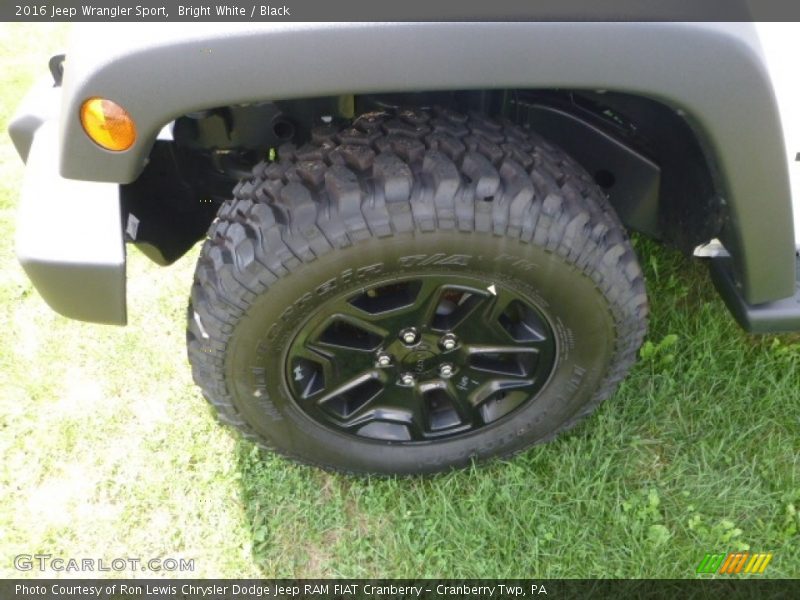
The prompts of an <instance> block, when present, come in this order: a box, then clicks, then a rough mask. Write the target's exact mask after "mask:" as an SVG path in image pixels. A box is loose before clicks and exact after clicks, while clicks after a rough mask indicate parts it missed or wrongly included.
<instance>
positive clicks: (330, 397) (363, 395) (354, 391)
mask: <svg viewBox="0 0 800 600" xmlns="http://www.w3.org/2000/svg"><path fill="white" fill-rule="evenodd" d="M383 385H384V383H383V381H382V380H381V377H380V374H379V373H377V372H369V371H367V372H365V373H362V374H361V375H359V376H357V377H354V378H352V379H349V380H348V381H345V382H344V383H341V384H339V385H337V386H336V387H334V388H333V389H331V388H328V389H327V390H326V391H325V393H324V394H323V395H322V396H321V397H319V398H318V399H316V400H315V403H316V405H317V406H319V407H320V408H322V409H324V410H327V411H328V412H329V413H331V414H333V415H335V416H336V417H337V418H340V419H350V418H352V416H353V415H355V414H357V413H358V412H359V411H361V410H362V409H363V408H364V407H365V406H367V405H368V404H370V403H371V402H372V401H373V400H374V399H375V397H376V396H378V395H379V394H380V392H381V390H382V389H383Z"/></svg>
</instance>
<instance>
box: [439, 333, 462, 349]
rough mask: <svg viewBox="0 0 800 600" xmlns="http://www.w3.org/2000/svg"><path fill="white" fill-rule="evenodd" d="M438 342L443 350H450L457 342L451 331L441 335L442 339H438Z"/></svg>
mask: <svg viewBox="0 0 800 600" xmlns="http://www.w3.org/2000/svg"><path fill="white" fill-rule="evenodd" d="M439 343H440V344H441V345H442V348H443V349H444V350H452V349H453V348H455V347H456V344H458V338H456V336H454V335H453V334H452V333H448V334H445V335H443V336H442V339H441V340H439Z"/></svg>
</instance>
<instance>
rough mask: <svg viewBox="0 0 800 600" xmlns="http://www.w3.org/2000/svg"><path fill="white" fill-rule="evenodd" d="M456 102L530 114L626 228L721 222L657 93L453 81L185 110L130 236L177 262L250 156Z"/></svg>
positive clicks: (153, 163)
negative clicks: (384, 116) (332, 129)
mask: <svg viewBox="0 0 800 600" xmlns="http://www.w3.org/2000/svg"><path fill="white" fill-rule="evenodd" d="M431 105H444V106H452V107H454V108H456V109H457V110H462V111H464V110H476V111H480V112H484V113H488V114H490V115H502V116H505V117H508V118H510V119H512V120H514V121H516V122H518V123H520V124H529V125H530V126H531V127H533V128H534V129H536V130H537V131H539V132H540V133H542V135H544V136H545V137H547V138H548V139H550V140H551V141H552V142H554V143H555V144H557V145H559V146H561V147H562V148H563V149H564V150H565V151H566V152H567V153H569V154H571V155H572V156H573V157H574V158H575V159H576V160H577V161H578V162H579V163H581V165H582V166H583V167H584V168H585V169H586V170H587V171H588V172H589V173H590V174H591V175H592V176H593V177H594V179H595V182H596V183H597V184H598V185H599V186H600V187H601V188H602V189H603V191H604V192H605V193H606V194H607V196H608V197H609V200H610V202H611V204H612V205H613V206H614V207H615V209H616V211H617V212H618V214H619V215H620V218H621V219H622V221H623V222H624V223H625V224H626V226H628V227H629V228H631V229H635V230H638V231H641V232H643V233H644V234H646V235H648V236H651V237H654V238H656V239H660V240H663V241H665V242H668V243H671V244H673V245H675V246H678V247H680V248H682V249H684V250H687V251H688V250H691V249H692V248H693V247H695V246H696V245H697V244H699V243H702V242H705V241H707V240H709V239H711V238H713V237H716V236H717V234H718V233H719V230H720V228H721V225H722V207H723V205H724V202H723V201H722V200H721V194H720V192H719V190H720V189H721V185H720V183H719V182H718V181H717V175H716V173H717V170H716V168H715V166H714V161H713V156H712V155H711V153H710V152H709V151H708V149H707V148H706V147H705V146H704V144H703V142H702V136H701V135H700V134H699V133H698V131H696V129H695V128H694V127H693V124H692V121H691V116H690V115H686V114H684V113H683V112H682V111H681V110H680V109H679V108H678V107H671V106H667V105H666V104H663V103H662V102H659V101H656V100H654V99H651V98H648V97H645V96H639V95H632V94H623V93H616V92H611V91H605V92H604V91H587V90H479V91H476V90H466V91H465V90H457V91H444V92H442V91H430V92H416V93H403V94H363V95H358V96H347V95H345V96H337V97H326V98H311V99H300V100H286V101H274V102H264V103H258V104H250V105H246V106H224V107H217V108H212V109H209V110H205V111H200V112H194V113H189V114H187V115H184V116H183V117H181V118H179V119H177V120H176V121H175V122H174V123H173V124H172V125H171V132H172V136H171V137H172V139H160V140H158V141H157V142H156V143H155V145H154V147H153V149H152V150H151V152H150V155H149V160H148V163H147V165H146V167H145V169H144V171H143V172H142V173H141V175H140V176H139V178H138V179H137V180H136V181H134V182H133V183H131V184H127V185H123V186H122V193H121V196H122V206H123V215H124V218H125V219H126V220H127V219H128V218H130V217H129V215H132V216H133V217H134V218H135V219H136V220H137V221H138V231H137V235H136V239H135V240H132V239H131V240H129V241H132V242H134V243H135V244H137V245H138V246H139V247H140V248H141V249H142V250H143V251H144V253H145V254H147V255H148V256H149V257H150V258H152V259H153V260H155V261H156V262H158V263H159V264H170V263H172V262H173V261H175V260H177V259H178V258H179V257H180V256H182V255H183V254H184V253H185V252H186V251H187V250H188V249H189V248H191V246H192V245H193V244H194V243H195V242H196V241H198V240H199V239H202V237H203V235H204V234H205V231H206V230H207V228H208V226H209V224H210V223H211V221H212V220H213V219H214V215H215V214H216V210H217V208H218V206H219V205H220V204H221V203H222V202H223V201H224V200H226V199H227V198H228V197H229V196H230V193H231V190H232V188H233V186H234V185H235V184H236V182H237V181H238V180H239V179H241V178H242V177H245V176H246V175H247V174H248V173H249V169H250V167H251V166H252V165H254V164H255V163H257V162H258V161H259V160H261V159H263V158H265V157H267V156H269V155H270V153H274V152H275V149H276V148H278V147H279V146H280V145H281V144H284V143H295V144H298V145H301V144H303V143H304V142H305V141H307V140H308V139H310V136H311V128H312V126H313V125H315V124H322V123H323V122H324V121H326V120H330V119H342V118H351V117H353V116H354V115H356V114H361V113H364V112H368V111H371V110H380V109H388V108H395V107H402V106H431Z"/></svg>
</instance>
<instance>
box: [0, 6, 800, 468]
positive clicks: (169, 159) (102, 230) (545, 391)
mask: <svg viewBox="0 0 800 600" xmlns="http://www.w3.org/2000/svg"><path fill="white" fill-rule="evenodd" d="M146 27H147V28H149V29H148V31H147V35H145V34H144V33H143V31H144V29H145V27H144V26H142V25H141V24H136V25H123V24H119V25H103V26H102V28H95V29H93V30H92V32H91V34H90V35H82V34H80V33H78V34H77V35H75V36H74V40H75V41H74V42H73V44H72V45H71V47H70V48H69V51H68V52H67V54H66V59H64V57H63V56H57V57H54V58H53V59H52V60H51V70H52V79H53V80H54V83H53V81H52V80H51V81H48V82H45V83H43V84H41V85H40V86H39V87H37V88H35V89H34V90H32V92H31V94H30V95H29V96H28V98H27V99H26V100H25V102H24V103H23V105H22V107H21V108H20V110H19V112H18V114H17V116H16V118H15V119H14V121H13V122H12V124H11V126H10V133H11V137H12V138H13V141H14V143H15V145H16V147H17V149H18V150H19V153H20V155H21V156H22V158H23V159H24V160H25V161H26V162H27V172H26V180H25V184H24V189H23V193H22V201H21V209H20V219H19V230H18V242H17V247H18V255H19V259H20V261H21V262H22V265H23V266H24V268H25V270H26V271H27V273H28V275H29V276H30V278H31V280H32V281H33V282H34V284H35V285H36V287H37V289H38V290H39V291H40V293H41V294H42V296H43V297H44V298H45V299H46V300H47V302H48V303H49V304H50V305H51V306H52V307H53V308H54V309H55V310H57V311H59V312H60V313H62V314H64V315H66V316H68V317H73V318H76V319H83V320H87V321H97V322H104V323H117V324H124V323H125V319H126V309H125V306H126V298H125V243H131V244H135V245H136V246H138V247H139V248H140V249H141V250H142V251H143V252H144V253H145V254H146V255H147V256H148V257H150V258H151V259H152V260H154V261H156V262H157V263H159V264H162V265H168V264H170V263H172V262H173V261H175V260H176V259H178V258H179V257H180V256H181V255H183V254H184V253H185V252H186V251H187V250H188V249H189V248H191V247H192V246H193V245H194V244H195V243H196V242H197V241H199V240H204V241H203V245H202V250H201V253H200V258H199V261H198V264H197V269H196V273H195V278H194V283H193V286H192V288H191V300H190V304H189V308H188V319H187V321H188V332H187V341H188V352H189V360H190V362H191V364H192V369H193V374H194V379H195V381H196V382H197V384H198V385H199V386H200V387H201V388H202V390H203V393H204V395H205V396H206V398H207V399H208V400H209V401H210V402H211V403H212V404H213V405H214V406H215V407H216V409H217V411H218V414H219V416H220V418H221V419H222V420H223V421H224V422H226V423H229V424H231V425H234V426H235V427H237V428H239V429H240V430H241V431H242V432H244V434H245V435H247V436H248V437H250V438H252V439H253V440H256V441H258V442H259V443H261V444H263V445H265V446H267V447H270V448H274V449H275V450H277V451H279V452H282V453H284V454H286V455H288V456H291V457H294V458H296V459H298V460H302V461H305V462H309V463H313V464H316V465H320V466H323V467H328V468H335V469H340V470H344V471H348V472H358V473H423V472H433V471H438V470H442V469H446V468H451V467H458V466H463V465H466V464H469V462H470V461H471V460H472V459H478V460H481V459H486V458H489V457H493V456H507V455H511V454H513V453H515V452H517V451H519V450H521V449H524V448H525V447H527V446H529V445H530V444H533V443H537V442H543V441H547V440H549V439H552V438H553V437H554V436H556V435H557V434H559V433H560V432H562V431H564V430H566V429H568V428H570V427H571V426H573V425H574V424H575V423H576V422H578V421H579V420H580V419H581V418H582V417H584V416H585V415H587V414H589V413H590V412H591V411H592V410H593V409H594V408H595V407H596V406H597V405H598V404H599V403H600V402H601V401H603V400H604V399H605V398H607V397H608V396H609V395H610V394H612V393H613V391H614V389H615V387H616V386H617V384H618V383H619V382H620V380H621V379H622V378H623V377H624V376H625V373H626V371H627V370H628V369H629V368H630V366H631V365H632V364H633V362H634V360H635V358H636V355H637V350H638V348H639V346H640V344H641V343H642V340H643V337H644V335H645V329H646V323H647V312H648V305H647V296H646V292H645V284H644V281H643V277H642V271H641V269H640V268H639V265H638V263H637V258H636V255H635V254H634V252H633V250H632V248H631V244H630V242H629V238H628V230H629V229H632V230H637V231H639V232H642V233H643V234H645V235H648V236H651V237H653V238H656V239H659V240H662V241H664V242H667V243H671V244H675V245H677V246H679V247H681V248H685V249H688V250H692V249H694V248H695V247H698V246H701V245H704V244H708V243H709V242H711V243H712V245H711V246H710V247H711V248H714V251H713V252H712V253H711V254H713V256H711V260H710V263H711V269H712V273H713V276H714V281H715V282H716V285H717V287H718V289H719V290H720V292H721V294H722V295H723V297H724V298H725V300H726V302H727V304H728V306H729V307H730V309H731V311H732V313H733V314H734V316H735V317H736V318H737V320H738V321H739V322H740V323H741V325H742V326H743V327H745V328H746V329H748V330H750V331H753V332H777V331H791V330H798V329H800V304H799V303H798V292H797V259H796V256H795V238H794V230H793V222H792V204H791V194H790V185H789V167H788V164H789V163H788V161H787V155H786V150H785V148H784V142H783V134H782V129H781V121H780V116H779V111H778V107H777V104H776V100H775V96H774V93H773V85H772V82H771V79H770V76H769V72H768V70H767V67H766V62H765V59H764V54H763V53H762V50H761V48H760V45H759V41H758V37H757V35H756V30H755V27H754V26H753V25H752V24H748V23H740V24H725V25H721V24H709V23H694V24H686V23H542V22H540V23H414V24H409V23H382V24H348V23H333V24H316V25H314V24H297V25H277V24H274V23H273V24H249V25H247V26H241V25H218V24H215V25H213V26H208V25H200V24H197V25H193V26H191V27H176V26H175V25H169V26H166V25H164V26H159V25H147V26H146ZM112 39H113V42H112ZM479 41H480V42H479ZM67 197H69V201H68V202H67V201H65V198H67ZM708 247H709V246H706V248H708Z"/></svg>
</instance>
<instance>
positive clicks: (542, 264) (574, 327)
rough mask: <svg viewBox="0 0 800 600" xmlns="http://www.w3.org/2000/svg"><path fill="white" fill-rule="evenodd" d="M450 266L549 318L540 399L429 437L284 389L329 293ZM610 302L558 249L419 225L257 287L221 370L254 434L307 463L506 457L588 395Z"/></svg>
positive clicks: (596, 382) (604, 350) (559, 423)
mask: <svg viewBox="0 0 800 600" xmlns="http://www.w3.org/2000/svg"><path fill="white" fill-rule="evenodd" d="M447 273H451V274H453V275H457V276H459V277H467V278H474V279H475V280H476V282H478V283H479V284H482V285H483V287H488V286H489V285H491V284H492V283H495V284H498V285H501V286H507V287H509V288H511V289H512V290H514V291H516V292H517V293H520V294H522V295H524V296H526V297H527V298H528V299H529V300H530V301H531V302H533V303H534V304H535V305H536V306H537V307H538V308H539V309H540V311H541V312H542V314H543V315H544V316H545V317H546V318H547V320H548V322H549V325H550V327H551V329H552V331H553V335H554V336H555V341H556V358H555V364H554V367H553V370H552V373H551V375H550V377H549V380H548V381H547V383H546V384H545V385H544V387H543V388H542V389H541V390H540V391H539V392H538V393H537V395H536V397H535V398H534V399H533V400H531V401H529V402H527V403H526V404H525V405H523V406H522V407H520V408H519V409H517V410H516V411H514V412H513V413H512V414H510V415H508V416H506V417H503V418H501V419H500V420H498V422H496V423H493V424H490V425H488V426H485V427H482V428H480V429H478V430H476V431H474V432H471V433H467V434H463V435H461V436H454V437H453V438H446V439H443V440H441V441H436V442H425V443H410V444H408V443H405V444H403V443H387V442H379V441H373V440H369V439H366V438H359V437H356V436H349V435H345V434H342V433H339V432H337V431H334V430H332V429H329V428H327V427H325V426H323V425H322V424H320V423H318V422H316V421H315V420H313V419H312V418H311V417H309V416H308V415H307V414H306V413H304V412H303V411H302V410H301V409H300V408H299V407H298V406H297V405H296V404H295V401H294V400H293V399H292V397H291V393H290V391H289V389H288V387H287V385H286V381H285V375H284V369H285V360H286V354H287V352H288V348H289V347H290V345H291V343H292V341H293V340H294V338H295V336H296V335H297V333H298V332H299V330H300V329H302V327H303V325H304V324H305V323H306V322H307V321H308V320H309V319H310V318H311V317H312V316H313V315H314V314H315V312H316V311H318V310H319V309H320V308H321V307H322V306H323V305H325V304H326V303H327V302H329V301H330V300H331V299H334V298H338V297H341V296H344V295H349V294H354V293H357V292H358V291H359V290H362V289H363V288H365V287H368V286H371V285H375V284H376V283H378V282H382V281H386V280H391V279H398V278H408V277H411V276H424V275H427V274H436V275H439V276H441V275H442V274H447ZM616 330H617V327H616V326H615V319H614V315H613V312H612V310H611V305H610V302H609V300H608V299H607V298H606V297H605V295H604V294H603V292H602V291H601V290H600V289H599V288H598V287H597V285H596V284H595V282H594V281H593V279H592V278H591V277H590V276H589V275H587V274H585V273H584V272H583V271H582V270H581V269H580V268H579V267H578V266H576V265H575V264H573V263H571V262H569V261H567V260H566V259H565V258H563V257H561V256H560V255H557V254H554V253H552V252H549V251H547V250H545V249H543V248H541V247H539V246H537V245H534V244H530V243H525V242H521V241H519V240H515V239H509V238H505V237H498V236H494V235H492V234H489V233H475V232H460V231H441V230H440V231H435V232H430V233H423V232H414V233H412V234H399V235H395V236H393V237H387V238H382V239H378V238H369V239H367V240H363V241H360V242H358V243H356V244H354V245H352V246H349V247H347V248H343V249H337V250H333V251H331V252H329V253H327V254H325V255H323V256H321V257H318V258H317V259H315V260H313V261H312V262H309V263H305V264H302V265H295V267H294V268H293V269H292V270H291V271H290V273H289V274H288V275H286V276H284V277H283V278H281V279H279V280H278V281H277V282H275V283H274V284H273V285H272V286H271V287H270V289H269V290H268V291H266V292H265V293H262V294H261V295H259V296H258V297H257V298H256V299H255V300H254V301H253V302H252V304H251V305H250V308H249V309H248V310H247V312H246V313H245V315H244V316H243V317H242V318H241V319H240V321H239V322H238V323H237V325H236V327H235V329H234V331H233V332H232V334H231V336H230V338H229V341H228V351H227V354H226V362H225V373H226V381H227V382H228V388H229V389H228V392H229V393H230V395H231V398H232V401H233V403H234V404H235V406H236V408H237V409H238V411H239V412H240V413H241V414H242V416H243V417H244V418H245V420H246V421H247V422H248V423H249V424H250V426H251V427H252V428H253V429H255V430H256V432H257V433H258V434H260V436H262V437H263V438H266V439H267V440H270V441H271V442H272V443H273V444H274V445H275V446H277V447H280V448H282V449H283V450H284V451H285V452H288V453H289V454H292V455H294V456H296V457H298V458H300V459H302V460H305V461H307V462H311V463H315V464H318V465H322V466H331V467H335V468H337V469H340V470H342V469H344V470H349V471H353V472H371V473H424V472H433V471H438V470H441V469H442V468H446V467H459V466H463V465H465V464H468V463H469V462H470V460H472V459H478V460H480V459H485V458H489V457H491V456H498V455H509V454H513V453H515V452H518V451H519V450H521V449H523V448H525V447H527V446H529V445H530V444H532V443H536V442H542V441H546V440H548V439H550V438H552V437H553V436H554V435H555V434H556V433H558V431H559V430H560V429H561V428H562V427H564V426H565V424H567V423H568V422H569V421H570V420H571V419H573V418H574V417H575V416H576V415H577V414H579V413H580V412H582V409H585V407H586V405H587V404H590V403H591V402H592V401H593V396H594V395H595V393H596V391H597V389H598V387H600V385H601V383H602V381H603V378H604V377H605V376H606V374H607V371H608V369H609V365H610V363H611V360H612V357H613V354H614V347H615V342H616V335H615V332H616Z"/></svg>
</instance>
